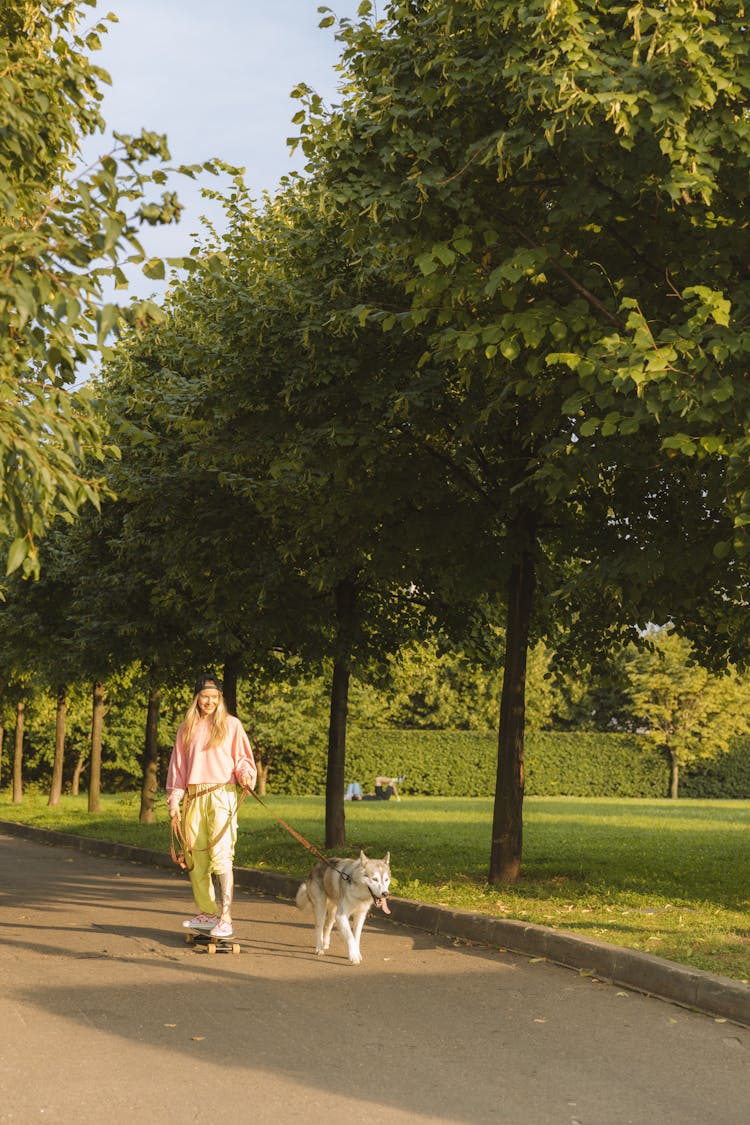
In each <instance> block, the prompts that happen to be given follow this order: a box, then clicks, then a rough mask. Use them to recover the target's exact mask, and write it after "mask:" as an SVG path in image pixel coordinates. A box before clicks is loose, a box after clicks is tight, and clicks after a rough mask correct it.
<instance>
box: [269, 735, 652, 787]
mask: <svg viewBox="0 0 750 1125" xmlns="http://www.w3.org/2000/svg"><path fill="white" fill-rule="evenodd" d="M325 754H326V749H325V746H323V745H321V746H320V747H319V749H317V750H316V751H315V753H314V754H313V755H312V756H306V758H305V766H304V771H303V772H301V773H299V774H297V773H296V772H295V771H294V770H293V769H290V768H289V767H290V764H291V763H290V762H287V763H285V767H286V768H284V769H283V771H282V770H280V771H279V772H278V773H276V772H275V771H272V773H271V776H270V778H269V788H270V789H272V790H273V791H274V792H276V793H296V794H309V793H313V794H317V795H320V794H322V793H323V792H324V789H325ZM496 772H497V735H495V734H482V733H478V732H476V731H452V730H449V731H446V730H442V731H441V730H398V729H396V728H380V729H378V730H364V729H359V728H352V729H351V730H350V731H349V735H348V739H347V769H346V780H347V781H359V782H360V784H361V785H362V787H363V789H364V790H365V792H367V790H368V789H370V788H372V786H373V785H374V779H375V777H376V776H377V775H378V774H386V775H388V776H392V777H401V776H404V777H405V781H404V783H403V786H402V787H401V788H403V791H404V792H406V793H415V794H420V795H423V796H432V797H448V796H453V797H490V796H492V794H493V793H494V791H495V776H496ZM668 792H669V768H668V764H667V762H666V759H665V758H664V756H663V755H662V754H661V753H660V752H659V751H657V750H655V749H654V747H653V745H652V744H651V743H650V742H649V741H648V740H647V739H643V738H638V737H637V736H635V735H623V734H597V733H585V734H575V733H567V732H566V733H560V732H538V731H537V732H530V733H529V734H527V736H526V793H527V794H528V795H529V796H575V797H666V796H667V795H668Z"/></svg>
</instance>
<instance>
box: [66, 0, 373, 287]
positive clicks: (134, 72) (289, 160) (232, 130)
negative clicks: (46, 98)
mask: <svg viewBox="0 0 750 1125" xmlns="http://www.w3.org/2000/svg"><path fill="white" fill-rule="evenodd" d="M323 2H324V0H99V5H98V7H97V14H98V15H104V14H106V13H107V12H109V11H112V12H114V13H115V15H116V16H117V17H118V21H119V22H118V23H114V24H110V25H109V27H110V30H109V32H108V34H107V35H106V36H105V37H104V39H103V42H102V50H101V51H97V52H95V53H94V55H93V61H94V62H95V63H96V64H97V65H98V66H101V67H103V69H104V70H106V71H108V72H109V74H110V77H111V79H112V86H111V87H105V90H106V94H105V100H104V102H103V106H102V114H103V116H104V119H105V121H106V122H107V130H108V133H111V130H112V129H115V130H117V131H118V132H122V133H139V132H140V131H141V129H142V128H146V129H149V130H152V131H154V132H157V133H166V134H167V138H168V142H169V147H170V151H171V154H172V159H173V162H174V163H175V164H177V163H181V164H195V163H201V162H203V161H205V160H207V159H210V158H212V157H218V158H219V159H222V160H225V161H227V162H228V163H230V164H234V165H239V166H241V167H244V168H245V170H246V172H245V179H246V183H247V185H248V187H249V189H250V192H251V194H252V195H253V196H254V197H255V198H260V197H261V195H262V192H263V191H271V192H273V190H274V189H275V188H276V187H277V185H278V183H279V180H280V178H281V177H282V176H283V175H285V174H286V173H288V172H290V171H293V170H297V171H301V169H302V164H303V159H302V157H301V155H300V154H299V153H296V154H295V155H294V156H291V155H290V154H289V149H288V146H287V144H286V138H287V137H289V136H291V135H293V134H294V133H295V132H296V127H295V126H293V125H291V118H292V116H293V115H294V114H295V113H296V112H297V110H298V109H299V105H300V103H299V102H298V101H295V100H293V99H291V98H290V96H289V94H290V91H291V90H292V89H293V87H294V86H296V85H297V83H299V82H305V83H307V85H308V86H311V87H312V88H313V89H314V90H315V91H316V92H317V93H319V94H320V95H321V97H323V99H324V100H325V101H326V102H327V103H329V104H330V103H331V102H333V103H335V102H336V101H337V100H338V95H337V82H338V80H339V76H338V75H337V73H336V71H335V69H334V67H335V64H336V62H337V59H338V56H339V49H340V47H339V44H338V43H337V42H336V40H335V38H334V31H335V29H334V28H319V27H318V24H319V22H320V20H321V19H322V16H321V14H320V13H319V12H318V7H319V6H322V4H323ZM326 6H327V7H329V8H330V9H331V10H332V12H333V13H334V14H335V15H336V17H338V18H342V17H349V18H352V17H354V16H356V13H357V8H358V7H359V0H327V5H326ZM92 143H93V146H94V148H93V152H94V155H98V154H99V153H100V152H104V151H107V150H108V147H109V146H108V143H107V140H106V137H102V136H99V137H97V138H95V139H94V141H93V142H90V143H89V145H88V146H87V150H86V151H87V159H88V158H89V157H90V156H91V152H92V149H91V144H92ZM206 182H207V185H208V186H216V181H215V180H214V178H213V177H211V176H208V177H207V178H206ZM174 186H175V187H176V189H177V191H178V194H179V196H180V200H181V202H183V203H184V205H185V212H184V214H183V217H182V218H181V220H180V222H179V224H178V225H177V226H175V227H166V228H156V229H151V228H144V229H143V239H142V241H143V244H144V249H145V250H146V253H147V256H155V255H158V256H178V255H181V254H186V253H188V251H189V249H190V247H191V245H192V244H193V239H192V238H191V234H192V233H193V232H197V231H199V230H200V221H199V220H200V216H201V215H202V214H207V215H209V217H210V218H211V219H212V220H213V221H214V222H216V223H217V225H218V227H219V229H222V228H223V222H222V218H221V211H220V208H218V206H217V205H215V204H212V203H210V202H207V201H205V200H204V199H203V198H202V197H201V195H200V191H199V188H198V187H196V186H195V185H194V184H193V181H191V180H188V179H186V178H184V177H180V178H179V179H178V181H177V182H176V183H175V185H174ZM129 276H130V277H131V294H132V295H133V296H138V297H148V296H150V295H156V296H158V287H157V283H155V282H154V281H149V280H147V279H146V278H144V277H143V276H142V275H141V274H139V273H138V274H136V273H129ZM120 299H122V295H120Z"/></svg>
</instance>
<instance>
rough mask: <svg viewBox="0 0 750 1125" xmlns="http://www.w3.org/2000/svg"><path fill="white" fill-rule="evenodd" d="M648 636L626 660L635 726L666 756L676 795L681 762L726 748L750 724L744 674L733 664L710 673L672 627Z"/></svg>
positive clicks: (675, 795)
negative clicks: (646, 644) (719, 672)
mask: <svg viewBox="0 0 750 1125" xmlns="http://www.w3.org/2000/svg"><path fill="white" fill-rule="evenodd" d="M649 640H650V642H651V643H650V646H649V648H644V649H640V650H635V651H633V652H632V653H631V654H630V658H629V660H628V662H627V672H628V679H629V683H630V696H631V700H632V706H633V710H634V712H635V715H636V716H637V718H638V719H639V720H640V729H645V732H646V733H647V734H648V735H649V737H651V738H652V739H653V740H654V742H655V743H656V744H657V746H659V747H662V748H663V749H664V750H665V751H666V753H667V754H668V756H669V761H670V767H671V784H670V795H671V796H672V798H677V796H678V792H679V777H680V768H681V767H682V766H684V765H688V764H689V763H690V762H693V761H695V760H696V759H698V758H714V757H716V756H718V755H719V754H721V753H723V752H726V751H727V750H728V749H729V746H730V743H731V741H732V739H733V738H734V737H736V736H737V735H742V734H745V733H746V732H747V731H748V730H750V703H748V683H747V676H744V677H742V676H740V675H738V673H737V672H736V671H735V670H734V669H730V670H729V671H727V672H726V673H725V674H724V675H719V676H716V675H712V674H711V673H710V672H709V671H707V670H706V669H705V668H702V667H701V666H700V665H699V664H697V663H695V662H694V660H693V659H692V654H691V648H690V645H689V644H688V643H687V641H685V640H684V639H682V638H681V637H678V636H677V635H676V634H674V633H671V632H668V631H665V630H659V631H658V632H654V633H652V634H651V635H650V637H649Z"/></svg>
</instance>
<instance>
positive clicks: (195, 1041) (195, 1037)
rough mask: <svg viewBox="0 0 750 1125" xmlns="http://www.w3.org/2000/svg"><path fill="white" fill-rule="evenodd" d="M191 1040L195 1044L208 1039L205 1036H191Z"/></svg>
mask: <svg viewBox="0 0 750 1125" xmlns="http://www.w3.org/2000/svg"><path fill="white" fill-rule="evenodd" d="M190 1038H191V1039H192V1040H193V1042H194V1043H202V1042H203V1040H204V1039H205V1038H206V1037H205V1035H191V1036H190Z"/></svg>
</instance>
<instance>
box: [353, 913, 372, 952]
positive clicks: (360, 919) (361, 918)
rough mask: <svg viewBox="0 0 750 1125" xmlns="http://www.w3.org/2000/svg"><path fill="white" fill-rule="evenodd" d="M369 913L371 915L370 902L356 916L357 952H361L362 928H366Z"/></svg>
mask: <svg viewBox="0 0 750 1125" xmlns="http://www.w3.org/2000/svg"><path fill="white" fill-rule="evenodd" d="M369 913H370V904H369V902H368V903H366V904H365V906H363V907H362V909H361V910H358V911H357V913H356V914H355V915H354V926H353V937H354V945H355V947H356V949H357V952H359V948H360V944H359V943H360V938H361V936H362V927H363V926H364V924H365V918H366V917H367V915H368V914H369ZM361 960H362V958H361V957H360V961H361Z"/></svg>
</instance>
